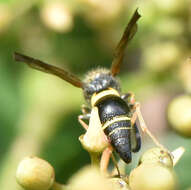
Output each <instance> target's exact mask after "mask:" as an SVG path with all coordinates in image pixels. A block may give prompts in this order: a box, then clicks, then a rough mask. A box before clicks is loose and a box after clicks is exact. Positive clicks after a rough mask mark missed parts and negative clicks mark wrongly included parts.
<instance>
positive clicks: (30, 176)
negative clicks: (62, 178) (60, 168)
mask: <svg viewBox="0 0 191 190" xmlns="http://www.w3.org/2000/svg"><path fill="white" fill-rule="evenodd" d="M16 179H17V182H18V183H19V184H20V185H21V186H22V187H23V188H24V189H26V190H49V189H50V188H51V187H52V185H53V184H54V180H55V174H54V168H53V167H52V166H51V165H50V164H49V163H48V162H47V161H45V160H43V159H40V158H37V157H26V158H24V159H23V160H22V161H21V162H20V163H19V165H18V168H17V172H16Z"/></svg>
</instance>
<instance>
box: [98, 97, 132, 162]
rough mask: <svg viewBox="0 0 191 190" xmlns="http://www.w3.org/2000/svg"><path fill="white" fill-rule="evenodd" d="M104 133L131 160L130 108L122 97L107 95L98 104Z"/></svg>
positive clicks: (126, 160)
mask: <svg viewBox="0 0 191 190" xmlns="http://www.w3.org/2000/svg"><path fill="white" fill-rule="evenodd" d="M96 106H97V107H98V112H99V117H100V121H101V123H102V128H103V130H104V133H105V134H106V135H107V137H108V139H109V140H110V142H111V145H112V146H113V147H114V149H115V150H116V152H117V153H118V154H119V155H120V157H121V158H122V159H123V160H124V161H125V162H126V163H129V162H130V161H131V144H130V129H131V122H130V118H129V117H128V114H129V108H128V106H127V104H126V102H125V101H123V100H122V99H121V98H120V97H116V96H115V97H109V98H108V97H107V98H106V99H103V100H101V101H100V102H98V103H97V104H96Z"/></svg>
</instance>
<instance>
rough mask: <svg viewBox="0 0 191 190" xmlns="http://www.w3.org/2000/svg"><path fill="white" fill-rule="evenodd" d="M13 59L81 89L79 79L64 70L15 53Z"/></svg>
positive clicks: (81, 83)
mask: <svg viewBox="0 0 191 190" xmlns="http://www.w3.org/2000/svg"><path fill="white" fill-rule="evenodd" d="M14 59H15V60H16V61H21V62H24V63H26V64H27V65H28V66H29V67H31V68H33V69H36V70H39V71H43V72H45V73H50V74H53V75H56V76H58V77H60V78H61V79H63V80H65V81H67V82H69V83H70V84H72V85H74V86H76V87H78V88H82V87H83V82H82V81H81V80H80V79H79V78H77V77H76V76H75V75H73V74H72V73H69V72H67V71H65V70H64V69H61V68H58V67H55V66H53V65H49V64H47V63H44V62H42V61H40V60H38V59H34V58H32V57H29V56H26V55H22V54H20V53H16V52H15V53H14Z"/></svg>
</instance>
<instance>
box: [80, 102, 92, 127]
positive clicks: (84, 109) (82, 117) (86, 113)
mask: <svg viewBox="0 0 191 190" xmlns="http://www.w3.org/2000/svg"><path fill="white" fill-rule="evenodd" d="M81 110H82V115H79V116H78V121H79V123H80V124H81V125H82V127H83V128H84V129H85V130H87V129H88V124H86V123H85V122H84V121H83V120H88V121H89V120H90V116H91V113H90V112H91V109H90V108H89V107H88V106H86V105H84V104H83V105H82V109H81Z"/></svg>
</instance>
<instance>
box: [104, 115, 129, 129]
mask: <svg viewBox="0 0 191 190" xmlns="http://www.w3.org/2000/svg"><path fill="white" fill-rule="evenodd" d="M126 120H131V119H130V118H129V117H127V116H120V117H115V118H113V119H112V120H109V121H107V122H106V123H105V124H104V125H103V127H102V129H103V130H104V129H106V128H107V127H109V126H110V125H111V124H113V123H115V122H118V121H126Z"/></svg>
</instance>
